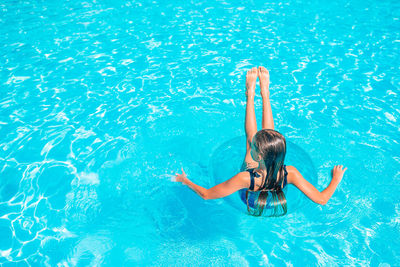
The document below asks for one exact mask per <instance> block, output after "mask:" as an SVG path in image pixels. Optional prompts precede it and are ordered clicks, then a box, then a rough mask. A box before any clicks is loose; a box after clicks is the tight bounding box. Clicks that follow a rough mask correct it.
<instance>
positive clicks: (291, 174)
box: [286, 165, 300, 184]
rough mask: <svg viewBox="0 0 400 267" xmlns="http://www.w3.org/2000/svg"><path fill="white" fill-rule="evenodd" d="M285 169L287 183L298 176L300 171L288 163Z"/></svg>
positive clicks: (290, 182)
mask: <svg viewBox="0 0 400 267" xmlns="http://www.w3.org/2000/svg"><path fill="white" fill-rule="evenodd" d="M286 171H287V173H288V175H287V183H288V184H292V183H293V181H294V179H296V177H298V175H299V174H300V172H299V171H298V170H297V169H296V167H294V166H290V165H286Z"/></svg>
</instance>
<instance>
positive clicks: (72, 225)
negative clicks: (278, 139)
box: [0, 0, 400, 266]
mask: <svg viewBox="0 0 400 267" xmlns="http://www.w3.org/2000/svg"><path fill="white" fill-rule="evenodd" d="M399 20H400V4H399V2H398V1H368V0H366V1H351V2H350V1H349V2H346V1H335V2H332V1H319V2H315V1H293V2H289V3H286V2H271V3H265V1H244V2H243V1H242V2H236V1H190V2H188V1H178V2H174V4H168V3H158V2H152V1H118V0H117V1H85V2H79V1H76V2H73V1H67V2H63V3H60V2H56V1H24V2H22V1H19V2H16V1H9V0H6V1H2V3H0V36H1V38H0V84H1V90H0V107H1V113H0V264H4V266H14V265H18V266H28V265H31V266H38V265H48V266H56V265H59V266H63V265H66V266H76V265H77V266H85V265H110V266H121V265H124V266H132V265H152V266H158V265H164V266H165V265H179V266H181V265H202V266H209V265H213V266H221V265H226V266H230V265H233V266H258V265H278V266H281V265H289V266H290V265H298V266H302V265H311V266H315V265H320V266H325V265H328V266H335V265H373V266H379V265H381V266H388V265H391V266H396V265H400V256H399V255H400V254H399V253H398V251H400V234H399V233H400V217H399V214H400V204H399V200H400V197H399V196H400V184H399V182H400V156H399V151H400V144H399V140H400V128H399V120H400V116H399V114H400V89H399V88H400V76H399V71H400V67H399V62H400V54H399V52H400V21H399ZM257 65H264V66H266V67H267V68H268V69H269V70H270V75H271V101H272V109H273V113H274V117H275V124H276V129H277V130H279V131H280V132H282V133H283V134H284V135H285V136H286V137H287V139H288V140H290V141H291V142H293V143H294V144H297V145H298V146H299V147H301V149H302V150H304V151H305V152H306V153H307V155H309V157H310V158H311V159H312V162H313V165H314V166H315V173H316V184H315V185H316V186H317V188H318V189H320V190H322V189H323V188H324V187H325V186H327V185H328V183H329V181H330V176H329V174H330V170H331V168H332V167H333V166H334V165H335V164H343V165H345V166H347V167H348V171H347V172H346V174H345V177H344V178H343V181H342V183H341V184H340V186H339V187H338V189H337V191H336V192H335V194H334V195H333V197H332V199H331V200H330V201H329V203H328V205H326V206H318V205H316V204H313V203H311V202H308V200H306V199H304V200H303V201H304V203H305V204H304V205H305V206H304V207H300V208H298V209H295V210H293V211H292V212H290V213H289V214H288V215H287V216H285V217H283V218H276V219H266V218H254V217H251V216H248V215H246V214H245V213H243V212H240V211H238V210H237V209H236V208H235V207H234V206H233V205H231V203H230V202H229V201H228V200H227V199H219V200H212V201H204V200H202V199H201V198H199V197H198V196H197V195H196V194H195V193H193V192H192V191H191V190H190V189H188V188H186V187H183V186H181V185H179V184H176V183H173V182H171V175H172V174H174V173H175V172H176V171H178V170H179V169H180V167H181V166H183V167H184V168H185V170H186V172H187V173H188V175H189V177H190V178H191V179H192V180H193V181H194V182H196V183H198V184H200V185H203V186H205V187H211V186H213V185H214V184H215V182H216V180H217V179H222V180H223V179H227V178H229V177H230V176H231V175H233V174H234V170H235V168H236V166H237V160H238V158H240V155H239V156H235V157H233V156H232V157H230V156H229V154H227V156H226V161H225V162H224V161H222V163H221V168H226V170H227V171H226V172H222V174H221V176H222V175H225V177H217V178H216V177H214V175H213V173H214V172H213V162H212V160H211V159H212V157H213V155H215V153H214V152H215V151H217V150H218V149H219V148H221V146H222V145H223V144H225V143H226V142H227V141H229V140H236V139H235V138H237V137H240V136H243V135H244V111H245V98H244V77H245V76H244V74H245V71H246V70H247V69H249V68H250V67H252V66H257ZM257 91H258V89H257ZM256 113H257V119H258V121H259V122H260V120H261V117H260V115H261V98H260V97H259V96H257V98H256ZM239 143H240V142H239ZM239 143H238V145H237V146H238V147H237V148H233V150H232V151H241V150H242V149H244V147H240V144H239ZM235 144H236V143H235ZM242 145H243V146H244V140H243V144H242ZM236 149H237V150H236ZM238 153H239V152H238ZM235 155H236V154H235ZM296 167H297V166H296ZM237 168H239V166H237ZM306 178H307V177H306ZM292 189H293V188H292ZM289 190H290V188H289Z"/></svg>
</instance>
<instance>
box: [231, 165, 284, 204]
mask: <svg viewBox="0 0 400 267" xmlns="http://www.w3.org/2000/svg"><path fill="white" fill-rule="evenodd" d="M254 170H255V168H254V169H248V170H247V171H248V172H249V173H250V187H249V189H246V188H243V189H240V190H239V196H240V199H241V200H242V201H243V203H244V204H246V205H247V200H246V192H247V191H248V204H249V206H250V207H251V208H255V207H256V203H257V199H258V194H259V193H260V191H250V190H254V176H255V177H260V175H259V174H258V173H256V172H255V171H254ZM283 171H284V176H283V177H284V178H283V188H285V186H286V185H287V175H288V172H287V170H286V165H283ZM268 195H269V196H268V198H267V203H266V204H265V208H266V209H272V208H273V206H272V205H271V201H272V200H271V197H272V196H271V194H268Z"/></svg>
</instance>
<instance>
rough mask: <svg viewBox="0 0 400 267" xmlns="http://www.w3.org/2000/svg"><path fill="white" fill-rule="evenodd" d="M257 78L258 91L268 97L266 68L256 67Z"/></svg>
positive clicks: (267, 73)
mask: <svg viewBox="0 0 400 267" xmlns="http://www.w3.org/2000/svg"><path fill="white" fill-rule="evenodd" d="M258 78H259V79H260V91H261V96H262V97H269V72H268V70H267V69H266V68H264V67H262V66H260V67H258Z"/></svg>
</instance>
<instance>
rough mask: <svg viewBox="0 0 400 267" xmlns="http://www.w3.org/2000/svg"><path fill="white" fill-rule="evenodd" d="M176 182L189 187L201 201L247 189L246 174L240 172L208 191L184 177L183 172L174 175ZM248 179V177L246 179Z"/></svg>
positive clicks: (247, 180)
mask: <svg viewBox="0 0 400 267" xmlns="http://www.w3.org/2000/svg"><path fill="white" fill-rule="evenodd" d="M176 175H177V176H176V181H177V182H182V184H184V185H187V186H189V188H190V189H192V190H193V191H194V192H196V193H197V194H198V195H199V196H201V197H202V198H203V199H216V198H222V197H226V196H228V195H230V194H232V193H234V192H236V191H238V190H240V189H242V188H246V187H249V184H248V183H249V179H246V173H245V172H240V173H238V174H236V175H235V176H233V177H232V178H231V179H229V180H226V181H225V182H223V183H220V184H218V185H216V186H214V187H212V188H210V189H206V188H204V187H202V186H199V185H197V184H195V183H193V182H192V181H190V180H189V179H188V178H187V177H186V173H185V172H184V171H183V168H182V174H179V173H177V174H176ZM247 178H248V177H247Z"/></svg>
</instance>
